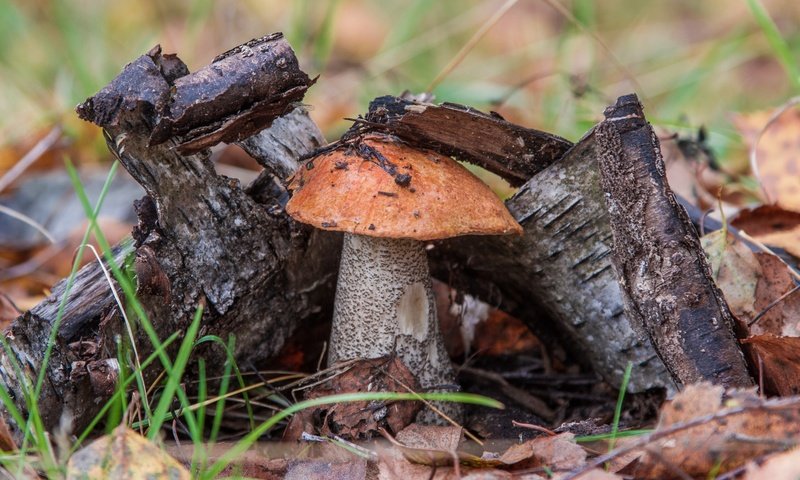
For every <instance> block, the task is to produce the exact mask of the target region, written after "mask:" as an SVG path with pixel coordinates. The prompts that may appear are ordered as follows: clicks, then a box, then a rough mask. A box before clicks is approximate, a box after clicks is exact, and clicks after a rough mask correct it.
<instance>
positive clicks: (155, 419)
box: [147, 305, 203, 440]
mask: <svg viewBox="0 0 800 480" xmlns="http://www.w3.org/2000/svg"><path fill="white" fill-rule="evenodd" d="M202 318H203V307H202V305H201V306H199V307H197V310H196V311H195V314H194V318H193V319H192V323H191V324H189V328H187V329H186V334H185V336H184V338H183V342H181V346H180V349H179V350H178V356H177V357H176V358H175V363H174V364H173V366H172V372H170V374H169V375H168V376H167V384H166V385H165V386H164V390H163V391H162V392H161V398H160V399H159V401H158V405H157V406H156V408H155V410H153V415H152V417H151V420H150V427H149V429H148V432H147V438H149V439H151V440H152V439H154V438H156V436H157V435H158V433H159V430H160V429H161V425H162V424H163V423H164V420H165V419H166V418H167V412H168V411H169V410H170V406H171V405H172V399H173V397H174V396H175V395H176V393H177V392H178V390H180V389H181V378H182V377H183V372H184V371H185V369H186V366H187V365H188V363H189V357H190V356H191V353H192V347H193V346H194V339H195V337H197V332H198V331H199V330H200V320H201V319H202ZM184 406H188V405H184ZM185 416H187V417H189V416H194V413H193V412H191V411H188V410H185ZM195 426H196V424H195ZM197 433H199V432H197Z"/></svg>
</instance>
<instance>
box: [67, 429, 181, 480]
mask: <svg viewBox="0 0 800 480" xmlns="http://www.w3.org/2000/svg"><path fill="white" fill-rule="evenodd" d="M106 478H114V479H117V480H138V479H142V480H158V479H164V480H167V479H169V480H175V479H186V480H188V479H189V478H191V475H190V474H189V471H188V470H187V469H186V468H185V467H184V466H183V465H181V464H180V463H179V462H178V461H177V460H175V459H174V458H172V457H171V456H170V455H169V454H167V453H166V452H164V451H163V450H161V449H160V448H159V447H158V446H156V445H155V444H154V443H152V442H150V441H149V440H147V439H146V438H144V437H142V436H141V435H139V434H138V433H136V432H134V431H133V430H131V429H129V428H128V427H126V426H124V425H120V426H119V427H117V428H116V429H115V430H114V432H113V433H111V434H110V435H104V436H102V437H100V438H98V439H97V440H95V441H94V442H92V443H90V444H89V445H87V446H86V447H84V448H82V449H80V450H78V451H77V452H76V453H75V454H74V455H72V457H71V458H70V459H69V463H68V464H67V479H68V480H70V479H74V480H78V479H81V480H92V479H98V480H100V479H106Z"/></svg>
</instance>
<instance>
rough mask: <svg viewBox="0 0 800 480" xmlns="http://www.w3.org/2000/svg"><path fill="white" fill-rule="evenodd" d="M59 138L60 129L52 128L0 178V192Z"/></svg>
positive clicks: (58, 127) (57, 127)
mask: <svg viewBox="0 0 800 480" xmlns="http://www.w3.org/2000/svg"><path fill="white" fill-rule="evenodd" d="M59 138H61V127H60V126H56V127H53V129H52V130H50V132H49V133H48V134H47V135H45V136H44V138H42V139H41V140H39V141H38V142H36V145H34V146H33V148H31V149H30V150H29V151H28V153H26V154H25V155H24V156H23V157H22V158H21V159H20V160H19V161H18V162H17V163H16V164H14V166H13V167H11V169H9V170H8V171H7V172H6V173H5V174H3V176H2V177H0V192H2V191H3V190H5V189H6V188H8V186H9V185H11V183H13V182H14V180H16V179H17V177H19V176H20V175H22V173H23V172H24V171H25V170H27V169H28V167H30V166H31V165H33V163H34V162H36V160H39V158H41V157H42V155H44V154H45V153H46V152H47V151H48V150H50V148H52V147H53V145H55V143H56V142H57V141H58V139H59Z"/></svg>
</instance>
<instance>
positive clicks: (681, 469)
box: [635, 383, 800, 479]
mask: <svg viewBox="0 0 800 480" xmlns="http://www.w3.org/2000/svg"><path fill="white" fill-rule="evenodd" d="M781 402H782V403H781ZM730 409H733V410H730ZM722 413H726V414H725V415H724V416H723V415H722ZM698 419H700V420H703V421H702V422H699V423H698V425H696V426H690V427H688V428H683V429H679V430H676V431H675V432H674V433H671V434H666V435H665V436H664V437H662V438H660V439H658V440H656V441H654V442H652V443H650V444H649V445H648V446H647V447H646V448H644V452H645V454H644V455H643V456H642V457H641V460H640V464H639V466H638V468H637V469H636V472H635V475H636V476H637V477H644V478H664V479H666V478H680V476H681V473H685V474H686V475H688V476H690V477H705V476H706V475H707V474H708V472H711V471H712V470H713V471H718V472H719V473H724V472H727V471H729V470H731V469H733V468H737V467H739V466H742V465H744V464H745V463H746V462H747V461H748V460H750V459H754V458H757V457H759V456H763V455H766V454H768V453H771V452H775V451H780V450H784V449H786V448H787V447H790V446H792V445H794V444H796V442H797V438H798V435H800V402H798V401H797V399H793V400H791V401H789V400H784V399H781V400H766V399H763V398H761V397H759V396H757V395H756V394H755V392H754V391H752V390H729V391H727V392H725V390H724V388H723V387H721V386H715V385H711V384H710V383H699V384H695V385H689V386H687V387H686V389H685V390H684V391H683V392H681V393H679V394H678V395H676V396H675V398H674V399H673V400H672V401H671V402H669V403H667V404H666V405H665V406H664V407H663V408H662V411H661V417H660V420H659V424H658V427H657V429H656V432H655V433H654V435H658V433H659V432H661V431H667V432H668V431H670V429H674V428H676V427H679V426H681V425H685V424H688V423H690V422H697V421H698Z"/></svg>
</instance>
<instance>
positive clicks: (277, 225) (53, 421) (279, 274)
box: [0, 34, 339, 433]
mask: <svg viewBox="0 0 800 480" xmlns="http://www.w3.org/2000/svg"><path fill="white" fill-rule="evenodd" d="M311 83H312V82H311V81H310V80H309V79H308V77H307V76H306V75H305V73H303V72H302V71H301V70H300V69H299V68H298V65H297V60H296V58H295V56H294V53H293V52H292V50H291V48H290V47H289V45H288V44H287V43H286V41H285V40H283V38H282V37H281V36H280V35H279V34H278V35H271V36H268V37H264V38H261V39H257V40H254V41H251V42H248V43H247V44H245V45H242V46H240V47H237V48H236V49H234V50H231V51H230V52H228V53H226V54H224V55H222V56H221V57H218V59H217V60H216V61H215V62H214V63H212V64H211V65H209V66H208V67H205V68H204V69H201V70H199V71H198V72H196V73H193V74H189V72H188V69H187V68H186V66H185V65H184V64H183V63H182V62H181V61H180V60H179V59H178V58H177V57H175V56H173V55H162V54H161V52H160V49H159V48H155V49H153V50H152V51H151V52H149V53H148V54H146V55H143V56H141V57H139V58H138V59H136V60H135V61H134V62H132V63H131V64H129V65H128V66H127V67H126V68H125V69H124V70H123V72H122V73H121V74H120V75H119V76H118V77H117V78H116V79H115V80H114V81H113V82H111V83H110V84H109V85H108V86H107V87H105V88H104V89H103V90H101V91H100V92H99V93H98V94H97V95H95V96H94V97H92V98H90V99H89V100H87V101H86V102H85V103H84V104H82V105H80V106H79V107H78V112H79V114H80V116H81V117H82V118H84V119H86V120H89V121H92V122H94V123H96V124H98V125H100V126H101V127H103V128H104V130H105V134H106V138H107V140H108V143H109V147H110V148H111V150H112V151H113V152H114V153H115V154H116V155H117V156H118V157H119V159H120V161H121V162H122V164H123V166H124V167H125V168H126V169H127V170H128V171H129V172H130V173H131V175H132V176H133V177H134V178H135V179H136V180H137V181H138V182H139V183H140V184H141V185H142V186H143V187H144V189H145V191H146V192H147V193H148V196H147V197H145V198H144V199H143V200H142V201H140V202H138V203H137V211H138V215H139V225H138V226H137V227H136V229H135V230H134V234H133V237H134V240H135V243H134V244H133V246H130V245H127V246H123V247H122V248H121V249H120V251H119V252H118V258H119V259H122V258H124V257H126V256H127V255H131V254H133V255H134V260H133V262H132V263H133V270H134V273H135V279H136V283H137V294H138V297H139V300H140V301H141V303H142V305H143V306H144V308H145V310H146V312H147V314H148V317H149V319H150V321H151V322H152V324H153V325H154V326H155V328H156V331H157V333H158V335H159V336H160V337H161V338H162V339H163V338H166V337H167V336H169V335H170V334H172V333H173V332H180V331H183V330H185V328H186V327H187V325H188V324H189V322H190V321H191V318H192V315H193V314H194V312H195V310H196V308H197V306H198V305H199V304H200V303H201V302H203V303H205V304H206V305H207V308H206V310H205V315H204V317H203V319H202V326H201V330H200V333H201V335H205V334H215V335H219V336H221V337H222V338H224V339H227V338H228V336H229V334H234V335H236V356H237V358H238V361H239V362H240V365H245V366H246V365H248V364H249V362H253V361H257V360H263V359H265V358H267V357H269V356H271V355H274V354H275V353H277V351H278V349H279V348H280V347H281V346H282V344H283V342H284V340H285V339H286V337H287V336H288V335H289V334H291V333H292V331H293V330H294V329H295V328H296V327H297V325H298V324H300V322H302V321H304V320H306V319H309V318H312V317H314V316H315V315H319V314H320V313H323V314H324V313H325V312H321V306H328V305H330V304H331V303H332V292H333V284H334V282H335V275H334V272H335V270H336V259H337V257H336V256H335V255H329V254H328V252H330V251H332V250H333V251H335V250H337V249H338V243H337V242H338V241H339V239H338V237H335V236H330V235H328V236H320V235H318V234H315V233H311V232H309V230H308V229H305V228H302V227H300V226H298V225H296V224H294V223H292V222H291V221H290V219H289V218H288V217H287V216H286V215H285V213H284V212H283V210H282V207H281V202H280V198H279V197H280V195H282V192H281V190H282V189H281V186H280V184H279V183H276V182H274V181H269V180H270V178H268V177H265V178H264V179H262V180H261V181H260V182H258V184H256V185H253V186H251V187H250V188H248V190H247V191H245V190H244V189H243V188H242V187H241V185H239V182H238V181H236V180H233V179H230V178H226V177H222V176H219V175H217V174H216V173H215V171H214V167H213V165H212V164H211V162H210V160H209V151H208V150H207V149H205V147H207V146H209V145H211V144H213V143H216V142H218V141H222V140H224V141H238V140H243V139H246V138H247V137H251V138H249V139H248V140H247V142H248V144H249V145H250V149H251V150H252V149H256V148H258V149H259V150H260V153H259V155H260V158H261V160H262V161H263V162H265V163H269V164H272V163H276V164H280V165H283V167H281V168H286V167H285V166H286V165H292V164H295V165H296V164H297V160H298V158H299V156H301V155H303V154H306V153H309V152H311V151H313V150H314V149H316V148H318V147H319V146H320V144H321V143H322V142H323V139H322V136H321V134H320V132H319V130H318V129H317V128H316V126H315V125H314V124H313V122H310V121H309V120H308V119H307V117H306V116H305V113H304V112H301V111H295V112H294V113H291V114H290V118H289V121H288V122H284V123H282V122H280V121H279V123H278V125H276V130H275V132H273V133H274V134H275V135H278V136H280V137H281V139H280V141H276V138H274V137H275V135H271V134H270V133H262V134H260V135H256V136H253V135H254V134H256V133H257V132H258V131H259V130H261V129H263V128H265V127H267V126H269V124H270V122H271V121H272V120H273V119H274V118H275V117H277V116H279V115H283V114H285V113H288V112H291V111H292V110H293V109H294V103H295V102H297V101H299V100H300V99H301V98H302V96H303V93H304V92H305V90H306V89H307V88H308V86H309V85H310V84H311ZM237 89H238V90H237ZM232 95H233V96H234V97H236V98H235V99H232ZM284 145H291V151H288V150H287V149H286V147H285V146H284ZM181 152H185V153H186V155H182V154H181ZM117 289H118V287H117ZM63 295H64V282H62V283H60V284H59V285H57V286H55V287H54V289H53V294H52V295H51V297H49V298H48V299H47V300H45V301H44V302H42V303H41V304H40V305H38V306H37V307H35V308H34V309H32V310H31V311H30V312H28V313H26V314H25V315H24V316H23V317H20V318H19V319H18V320H17V321H15V322H14V324H13V325H12V326H11V329H10V333H9V335H8V340H9V343H10V345H11V348H12V350H13V352H14V355H15V356H16V358H17V359H18V360H19V361H20V362H21V363H22V365H23V374H24V375H25V376H26V377H28V378H29V379H35V376H36V374H37V373H38V371H39V369H40V362H41V361H42V356H43V353H44V351H45V349H46V342H47V339H48V335H49V333H50V331H51V329H52V328H53V325H54V322H55V320H56V315H55V311H56V309H57V305H58V303H59V302H60V301H61V298H62V297H63ZM121 322H122V320H121V318H120V315H119V312H118V311H117V307H116V305H115V303H114V300H113V297H112V295H111V292H110V289H109V287H108V285H107V284H106V282H105V279H104V278H103V276H102V274H101V273H100V270H99V268H98V267H97V265H89V266H87V267H85V268H84V269H83V270H82V271H81V272H80V274H79V277H78V283H77V284H76V286H75V287H74V288H73V289H72V290H71V293H70V300H69V301H68V304H67V308H66V310H65V316H64V318H63V321H62V323H61V325H60V326H59V327H58V334H57V336H56V344H55V346H54V349H53V357H52V358H51V360H50V363H49V364H48V366H47V371H46V373H47V377H46V381H45V383H44V390H43V391H42V395H41V397H40V398H39V408H40V411H41V412H42V415H43V421H44V424H45V427H46V428H48V429H52V428H53V427H55V426H56V425H57V424H58V422H59V419H60V418H61V417H62V415H63V414H65V413H68V414H69V415H70V416H71V418H72V421H73V429H74V430H79V429H81V428H82V427H83V426H85V425H86V424H87V422H88V421H89V420H90V419H91V418H92V416H93V415H94V414H95V413H96V412H97V410H98V409H99V408H100V407H101V406H102V405H103V403H104V402H105V399H106V398H108V396H109V394H110V393H112V391H113V383H114V382H113V380H114V378H113V375H112V378H109V379H106V380H103V381H102V382H99V383H98V380H97V378H96V377H97V376H96V375H94V376H93V374H92V372H95V371H96V370H97V368H96V367H99V366H101V365H106V364H107V362H108V361H109V359H111V360H113V359H115V358H116V356H117V345H116V343H115V336H116V335H117V334H119V335H120V336H121V338H127V335H126V334H125V333H124V332H125V329H124V326H123V324H122V323H121ZM135 331H136V332H137V333H136V338H135V341H136V342H137V346H138V348H139V355H140V356H146V355H148V354H149V353H150V352H151V351H152V346H151V344H150V342H149V341H148V340H147V336H146V335H145V334H144V332H143V331H142V329H135ZM197 354H198V355H201V356H203V357H204V358H205V359H206V363H207V365H209V366H211V367H214V366H216V367H221V366H222V365H223V364H224V362H225V356H224V354H223V351H222V349H221V348H219V347H218V346H214V345H212V344H211V343H206V344H204V345H202V346H200V347H199V349H198V350H197ZM1 365H2V366H1V367H0V380H2V382H3V383H4V384H5V386H6V387H7V388H8V389H9V390H10V391H11V392H12V395H13V396H14V398H15V399H16V400H17V406H18V407H19V408H20V409H21V410H22V412H23V414H25V413H26V410H25V408H24V401H23V397H22V393H21V387H20V385H21V379H19V378H16V377H15V373H14V371H13V369H12V368H11V367H10V364H9V362H8V359H7V358H5V359H3V361H2V364H1ZM159 370H160V369H159V368H158V367H157V366H156V367H151V368H150V369H148V370H147V371H146V372H145V378H153V376H154V375H155V374H157V373H158V371H159ZM111 373H112V374H113V372H111ZM109 384H111V388H109ZM12 427H13V428H14V429H16V433H19V427H20V426H19V425H12Z"/></svg>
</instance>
